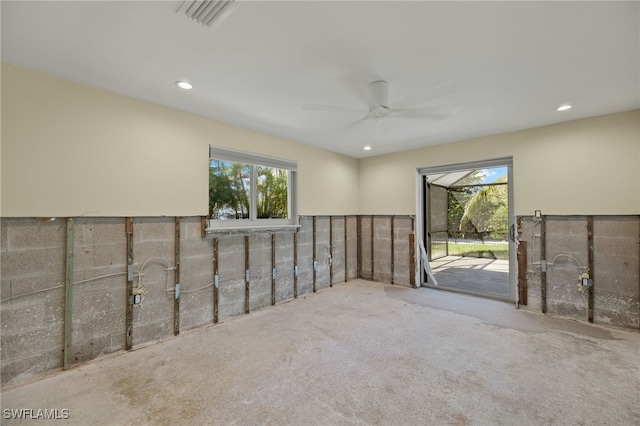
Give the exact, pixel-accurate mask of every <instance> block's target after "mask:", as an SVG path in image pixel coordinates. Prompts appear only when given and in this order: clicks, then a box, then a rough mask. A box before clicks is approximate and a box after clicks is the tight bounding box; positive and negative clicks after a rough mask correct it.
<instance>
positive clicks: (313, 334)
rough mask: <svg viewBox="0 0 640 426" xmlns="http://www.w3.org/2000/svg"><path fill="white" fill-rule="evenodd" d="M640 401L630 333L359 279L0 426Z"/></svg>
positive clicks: (545, 417)
mask: <svg viewBox="0 0 640 426" xmlns="http://www.w3.org/2000/svg"><path fill="white" fill-rule="evenodd" d="M639 394H640V333H638V332H636V331H631V330H625V329H616V328H612V327H607V326H599V325H593V324H586V323H580V322H576V321H571V320H563V319H559V318H554V317H549V316H543V315H541V314H535V313H531V312H526V311H522V310H516V309H515V308H514V306H513V305H511V304H507V303H502V302H497V301H493V300H487V299H480V298H474V297H471V296H467V295H462V294H455V293H449V292H439V291H436V290H431V289H417V290H416V289H410V288H406V287H402V286H393V285H389V284H380V283H373V282H367V281H362V280H355V281H350V282H349V283H347V284H339V285H336V286H334V287H333V288H331V289H323V290H319V291H318V292H317V293H316V294H307V295H304V296H301V297H299V298H298V299H296V300H293V301H291V302H289V303H282V304H278V305H276V306H275V307H270V308H268V309H263V310H260V311H256V312H253V313H251V314H250V315H247V316H240V317H236V318H233V319H230V320H228V321H227V322H224V323H221V324H219V325H216V326H210V327H208V328H205V329H199V330H193V331H190V332H186V333H182V334H181V335H180V336H178V337H173V338H170V339H168V340H166V341H164V342H161V343H158V344H153V345H149V346H146V347H142V348H139V349H137V350H134V351H132V352H126V353H123V352H121V353H119V354H116V355H108V356H105V357H102V358H100V359H98V360H95V361H92V362H90V363H87V364H84V365H79V366H76V367H75V368H74V369H72V370H70V371H67V372H62V373H58V374H54V375H52V376H50V377H48V378H45V379H43V380H40V381H38V382H35V383H31V384H27V385H23V386H19V387H15V388H11V389H5V390H3V391H2V395H1V396H2V399H1V401H2V409H3V411H2V412H3V421H2V423H3V424H7V425H11V424H20V425H26V424H39V423H41V421H39V420H34V421H25V420H14V419H11V418H7V417H11V413H12V411H6V410H20V409H31V410H33V411H32V413H37V410H38V409H48V410H56V409H57V410H58V411H57V412H55V413H56V414H58V415H59V416H60V417H62V416H64V413H67V414H68V417H69V418H68V419H64V420H57V421H55V420H52V421H49V422H47V424H64V425H87V424H92V425H119V424H123V425H124V424H128V425H135V424H138V425H146V424H149V425H163V424H167V425H168V424H171V425H176V424H177V425H181V424H189V425H193V424H220V425H225V424H239V425H244V424H305V425H306V424H316V425H333V424H385V425H386V424H389V425H391V424H393V425H409V424H411V425H416V424H427V425H451V424H455V425H469V424H477V425H489V424H490V425H514V424H518V425H539V424H561V425H565V424H581V425H601V424H612V425H613V424H615V425H627V424H629V425H630V424H637V421H638V419H639V418H640V406H639V405H638V403H637V400H638V395H639ZM62 410H68V411H62ZM7 413H8V414H9V416H8V415H7ZM13 413H17V412H13ZM50 413H51V411H50Z"/></svg>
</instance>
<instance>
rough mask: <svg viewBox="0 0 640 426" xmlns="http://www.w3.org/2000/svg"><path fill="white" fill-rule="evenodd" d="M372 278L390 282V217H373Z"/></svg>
mask: <svg viewBox="0 0 640 426" xmlns="http://www.w3.org/2000/svg"><path fill="white" fill-rule="evenodd" d="M373 234H374V247H373V280H374V281H378V282H386V283H390V282H391V218H390V217H388V216H376V217H374V218H373Z"/></svg>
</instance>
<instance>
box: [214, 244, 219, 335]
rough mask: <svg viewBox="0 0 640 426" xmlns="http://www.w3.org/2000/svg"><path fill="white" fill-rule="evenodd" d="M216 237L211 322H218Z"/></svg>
mask: <svg viewBox="0 0 640 426" xmlns="http://www.w3.org/2000/svg"><path fill="white" fill-rule="evenodd" d="M218 284H219V279H218V239H217V238H214V239H213V323H214V324H217V323H218Z"/></svg>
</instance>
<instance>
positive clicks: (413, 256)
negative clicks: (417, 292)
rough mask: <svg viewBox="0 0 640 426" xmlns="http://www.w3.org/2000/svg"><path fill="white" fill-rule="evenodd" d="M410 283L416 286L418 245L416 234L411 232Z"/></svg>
mask: <svg viewBox="0 0 640 426" xmlns="http://www.w3.org/2000/svg"><path fill="white" fill-rule="evenodd" d="M409 285H410V286H411V287H417V286H416V245H415V235H414V234H413V232H412V233H411V234H409Z"/></svg>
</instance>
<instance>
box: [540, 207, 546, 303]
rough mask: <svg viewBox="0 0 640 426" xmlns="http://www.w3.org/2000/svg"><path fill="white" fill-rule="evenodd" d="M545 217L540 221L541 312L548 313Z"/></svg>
mask: <svg viewBox="0 0 640 426" xmlns="http://www.w3.org/2000/svg"><path fill="white" fill-rule="evenodd" d="M546 228H547V227H546V223H545V218H544V216H541V220H540V263H541V264H542V265H543V267H542V270H541V271H540V297H541V301H540V310H541V311H542V313H543V314H546V313H547V268H546V267H545V266H544V263H545V262H546V261H547V229H546Z"/></svg>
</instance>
